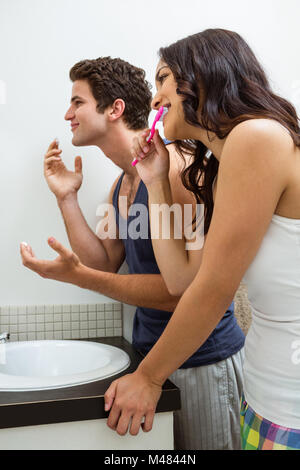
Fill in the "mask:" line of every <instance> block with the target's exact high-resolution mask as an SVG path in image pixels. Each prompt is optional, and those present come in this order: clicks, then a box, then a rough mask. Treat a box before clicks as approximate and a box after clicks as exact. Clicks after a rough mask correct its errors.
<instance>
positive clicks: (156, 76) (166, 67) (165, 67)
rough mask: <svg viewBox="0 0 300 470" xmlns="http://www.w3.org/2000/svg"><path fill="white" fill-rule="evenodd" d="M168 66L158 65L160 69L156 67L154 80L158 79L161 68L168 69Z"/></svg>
mask: <svg viewBox="0 0 300 470" xmlns="http://www.w3.org/2000/svg"><path fill="white" fill-rule="evenodd" d="M168 68H169V67H168V66H167V65H163V66H162V67H160V69H158V71H157V73H156V75H155V80H156V81H158V79H159V72H160V71H161V70H162V69H168Z"/></svg>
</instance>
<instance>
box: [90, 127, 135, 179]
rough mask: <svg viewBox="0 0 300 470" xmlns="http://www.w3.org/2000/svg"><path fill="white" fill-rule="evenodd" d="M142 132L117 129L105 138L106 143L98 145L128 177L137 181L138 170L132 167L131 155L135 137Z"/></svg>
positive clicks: (122, 128) (102, 142)
mask: <svg viewBox="0 0 300 470" xmlns="http://www.w3.org/2000/svg"><path fill="white" fill-rule="evenodd" d="M139 132H140V131H136V130H131V129H127V128H124V127H123V126H122V127H117V126H116V128H115V129H114V131H113V132H111V133H108V135H106V136H105V141H101V142H99V143H97V147H99V148H100V150H102V152H103V153H104V154H105V155H106V157H107V158H109V159H110V160H111V161H112V162H113V163H114V164H115V165H117V166H118V167H119V168H121V169H122V170H123V171H124V172H125V173H126V175H127V176H129V177H132V178H133V179H135V178H136V177H138V173H137V171H136V169H135V168H134V167H133V166H132V165H131V162H132V160H133V157H132V155H131V148H132V141H133V137H134V136H136V135H138V134H139Z"/></svg>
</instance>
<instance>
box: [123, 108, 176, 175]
mask: <svg viewBox="0 0 300 470" xmlns="http://www.w3.org/2000/svg"><path fill="white" fill-rule="evenodd" d="M167 112H168V108H164V107H163V106H161V107H160V108H159V110H158V111H157V113H156V116H155V119H154V121H153V124H152V127H151V131H150V136H149V137H148V139H147V143H148V144H149V143H150V142H151V140H152V138H153V136H154V132H155V124H156V123H157V122H158V121H162V119H163V117H164V116H165V114H166V113H167ZM138 162H139V161H138V160H137V159H135V160H133V162H132V163H131V165H132V166H135V165H136V164H137V163H138Z"/></svg>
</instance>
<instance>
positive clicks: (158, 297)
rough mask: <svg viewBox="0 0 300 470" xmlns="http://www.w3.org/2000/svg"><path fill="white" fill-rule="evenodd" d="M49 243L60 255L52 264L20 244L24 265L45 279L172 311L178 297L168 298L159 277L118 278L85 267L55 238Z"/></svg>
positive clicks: (134, 276)
mask: <svg viewBox="0 0 300 470" xmlns="http://www.w3.org/2000/svg"><path fill="white" fill-rule="evenodd" d="M48 243H49V245H50V246H51V248H53V249H54V250H55V251H56V252H57V253H58V255H59V256H58V257H57V258H56V259H55V260H53V261H48V260H39V259H37V258H36V256H35V254H34V253H33V251H32V248H31V247H30V246H29V245H26V244H24V243H22V244H21V247H20V251H21V256H22V260H23V265H24V266H26V267H27V268H29V269H31V270H32V271H35V272H36V273H37V274H39V275H40V276H41V277H43V278H47V279H54V280H57V281H62V282H68V283H70V284H74V285H76V286H78V287H81V288H83V289H89V290H93V291H95V292H99V293H100V294H103V295H106V296H107V297H110V298H112V299H115V300H118V301H120V302H124V303H127V304H130V305H134V306H140V307H145V308H155V309H157V310H166V311H173V310H174V309H175V307H176V305H177V303H178V301H179V297H173V296H171V295H170V294H169V292H168V290H167V288H166V286H165V283H164V281H163V278H162V276H161V275H160V274H115V273H109V272H103V271H98V270H96V269H93V268H89V267H87V266H84V265H83V264H82V263H81V262H80V260H79V258H78V256H77V255H76V254H75V253H74V252H72V251H71V250H69V249H67V248H65V247H64V246H63V245H62V244H61V243H59V242H58V241H57V240H55V239H53V238H49V239H48Z"/></svg>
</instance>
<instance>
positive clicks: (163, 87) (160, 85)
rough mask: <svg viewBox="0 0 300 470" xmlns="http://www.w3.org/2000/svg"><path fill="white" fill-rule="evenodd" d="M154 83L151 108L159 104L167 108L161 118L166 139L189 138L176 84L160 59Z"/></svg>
mask: <svg viewBox="0 0 300 470" xmlns="http://www.w3.org/2000/svg"><path fill="white" fill-rule="evenodd" d="M155 83H156V89H157V92H156V94H155V96H154V98H153V100H152V103H151V106H152V108H153V109H157V110H158V109H159V108H160V107H161V106H164V107H166V108H168V112H167V114H166V115H165V116H164V118H163V126H164V134H165V137H166V138H167V139H168V140H176V139H178V140H180V139H181V140H183V139H187V138H189V136H188V135H187V133H189V132H188V130H187V127H191V126H189V125H188V124H187V123H186V121H185V119H184V112H183V107H182V100H183V99H182V97H181V96H180V95H178V94H177V93H176V89H177V88H178V85H177V83H176V80H175V78H174V75H173V73H172V72H171V69H170V68H169V67H168V65H167V64H166V63H165V62H163V61H162V60H160V61H159V63H158V65H157V68H156V76H155Z"/></svg>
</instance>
